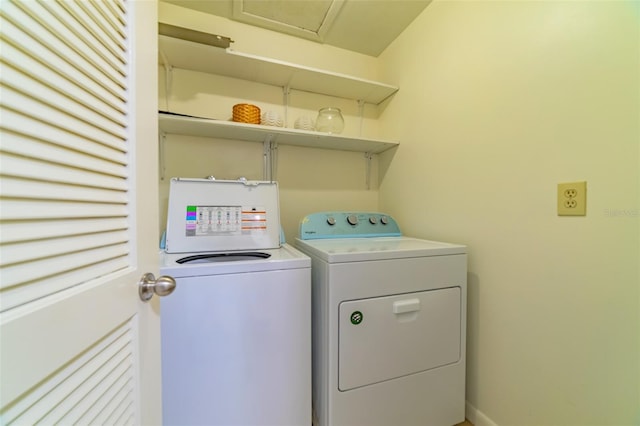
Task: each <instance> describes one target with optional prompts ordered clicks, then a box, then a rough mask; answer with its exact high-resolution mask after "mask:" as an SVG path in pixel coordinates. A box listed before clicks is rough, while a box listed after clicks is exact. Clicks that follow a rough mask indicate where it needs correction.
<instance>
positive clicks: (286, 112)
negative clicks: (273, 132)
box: [282, 84, 291, 127]
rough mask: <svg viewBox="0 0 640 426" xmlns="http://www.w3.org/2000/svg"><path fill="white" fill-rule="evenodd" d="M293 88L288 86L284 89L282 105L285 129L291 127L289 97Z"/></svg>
mask: <svg viewBox="0 0 640 426" xmlns="http://www.w3.org/2000/svg"><path fill="white" fill-rule="evenodd" d="M290 94H291V87H289V85H288V84H287V85H286V86H283V87H282V103H283V104H284V127H289V95H290Z"/></svg>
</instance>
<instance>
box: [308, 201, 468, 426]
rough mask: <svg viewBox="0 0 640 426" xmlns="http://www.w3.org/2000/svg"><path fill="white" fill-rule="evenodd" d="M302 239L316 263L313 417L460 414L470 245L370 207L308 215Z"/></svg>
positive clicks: (432, 421)
mask: <svg viewBox="0 0 640 426" xmlns="http://www.w3.org/2000/svg"><path fill="white" fill-rule="evenodd" d="M296 246H297V248H299V249H300V250H301V251H302V252H304V253H305V254H307V255H308V256H310V257H311V262H312V268H311V269H312V304H313V308H312V310H313V316H312V329H313V331H312V336H313V337H312V341H313V367H312V370H313V409H314V424H317V425H320V426H344V425H348V426H389V425H394V426H429V425H432V426H449V425H454V424H456V423H460V422H462V421H464V418H465V365H466V358H465V349H466V345H465V340H466V300H467V284H466V283H467V280H466V271H467V266H466V264H467V254H466V247H465V246H462V245H457V244H448V243H442V242H436V241H428V240H421V239H415V238H409V237H405V236H402V234H401V233H400V229H399V227H398V225H397V223H396V221H395V220H394V219H393V218H392V217H390V216H389V215H385V214H381V213H368V212H367V213H365V212H356V213H352V212H321V213H314V214H311V215H308V216H306V217H305V218H304V219H303V220H302V222H301V224H300V236H299V238H298V239H296Z"/></svg>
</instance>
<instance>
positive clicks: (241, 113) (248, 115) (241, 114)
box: [233, 104, 260, 124]
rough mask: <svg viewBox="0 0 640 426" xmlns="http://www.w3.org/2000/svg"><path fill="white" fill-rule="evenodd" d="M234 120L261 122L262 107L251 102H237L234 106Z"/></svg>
mask: <svg viewBox="0 0 640 426" xmlns="http://www.w3.org/2000/svg"><path fill="white" fill-rule="evenodd" d="M233 121H237V122H239V123H251V124H260V108H258V107H257V106H255V105H251V104H236V105H234V106H233Z"/></svg>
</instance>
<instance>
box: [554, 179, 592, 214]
mask: <svg viewBox="0 0 640 426" xmlns="http://www.w3.org/2000/svg"><path fill="white" fill-rule="evenodd" d="M586 214H587V182H569V183H559V184H558V216H586Z"/></svg>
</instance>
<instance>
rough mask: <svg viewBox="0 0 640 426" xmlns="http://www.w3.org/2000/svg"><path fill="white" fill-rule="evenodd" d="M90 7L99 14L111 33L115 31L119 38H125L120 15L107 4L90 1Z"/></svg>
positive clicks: (94, 0)
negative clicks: (107, 24)
mask: <svg viewBox="0 0 640 426" xmlns="http://www.w3.org/2000/svg"><path fill="white" fill-rule="evenodd" d="M90 3H91V5H92V6H93V7H94V8H95V9H96V11H97V12H98V13H100V14H101V15H102V16H103V18H104V19H105V20H106V21H107V22H108V23H109V25H110V28H111V30H112V31H116V32H117V33H118V34H119V35H120V37H121V38H123V39H124V38H125V33H124V27H123V26H122V23H123V22H124V21H123V20H122V14H121V13H118V12H117V10H116V9H115V8H113V7H112V5H111V4H110V3H109V2H105V1H96V0H90Z"/></svg>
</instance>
